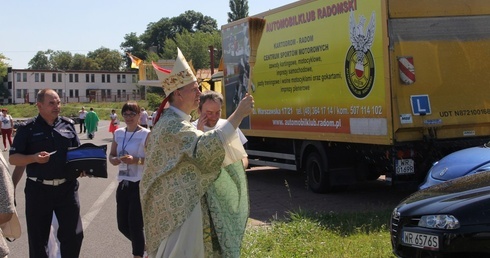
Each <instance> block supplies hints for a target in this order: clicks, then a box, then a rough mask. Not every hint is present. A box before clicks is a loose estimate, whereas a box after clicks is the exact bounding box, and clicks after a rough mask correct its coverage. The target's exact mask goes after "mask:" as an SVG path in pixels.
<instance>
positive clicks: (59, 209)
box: [24, 179, 83, 258]
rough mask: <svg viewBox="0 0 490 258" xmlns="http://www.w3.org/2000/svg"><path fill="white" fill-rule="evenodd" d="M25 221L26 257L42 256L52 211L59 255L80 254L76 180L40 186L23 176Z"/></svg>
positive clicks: (43, 256)
mask: <svg viewBox="0 0 490 258" xmlns="http://www.w3.org/2000/svg"><path fill="white" fill-rule="evenodd" d="M24 192H25V196H26V204H25V206H26V222H27V234H28V242H29V257H31V258H45V257H48V255H47V253H46V249H47V245H48V238H49V232H50V229H51V220H52V217H53V211H54V213H55V214H56V217H57V219H58V224H59V228H58V235H57V238H58V240H59V241H60V251H61V257H63V258H65V257H69V258H76V257H79V255H80V249H81V247H82V240H83V227H82V219H81V217H80V201H79V199H78V181H76V180H75V181H68V182H65V183H63V184H61V185H58V186H49V185H44V184H41V183H38V182H34V181H32V180H31V179H27V182H26V188H25V190H24Z"/></svg>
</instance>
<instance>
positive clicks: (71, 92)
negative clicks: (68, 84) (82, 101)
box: [69, 90, 73, 98]
mask: <svg viewBox="0 0 490 258" xmlns="http://www.w3.org/2000/svg"><path fill="white" fill-rule="evenodd" d="M69 95H70V98H73V90H70V93H69Z"/></svg>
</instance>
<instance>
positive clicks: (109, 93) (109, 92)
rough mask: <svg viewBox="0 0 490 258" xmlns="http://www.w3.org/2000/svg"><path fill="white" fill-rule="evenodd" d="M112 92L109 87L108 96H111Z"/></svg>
mask: <svg viewBox="0 0 490 258" xmlns="http://www.w3.org/2000/svg"><path fill="white" fill-rule="evenodd" d="M111 94H112V93H111V90H110V89H108V90H107V96H108V97H109V98H110V97H111Z"/></svg>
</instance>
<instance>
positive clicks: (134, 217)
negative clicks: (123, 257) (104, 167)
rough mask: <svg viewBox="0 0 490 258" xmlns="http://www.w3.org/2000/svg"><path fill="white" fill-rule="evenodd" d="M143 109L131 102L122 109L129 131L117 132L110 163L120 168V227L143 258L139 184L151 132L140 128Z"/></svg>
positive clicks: (118, 213) (143, 245)
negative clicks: (139, 123) (146, 144)
mask: <svg viewBox="0 0 490 258" xmlns="http://www.w3.org/2000/svg"><path fill="white" fill-rule="evenodd" d="M140 112H141V110H140V107H139V106H138V104H137V103H135V102H128V103H126V104H124V106H123V107H122V112H121V114H122V117H123V118H124V121H125V123H126V127H124V128H118V129H117V130H116V131H115V132H114V138H113V140H112V145H111V153H110V155H109V162H110V163H111V164H112V165H114V166H119V174H118V176H117V179H118V181H119V186H118V188H117V191H116V203H117V226H118V229H119V231H120V232H121V233H122V234H123V235H124V236H125V237H127V238H128V239H129V240H130V241H131V245H132V249H133V255H134V257H143V255H144V252H145V238H144V233H143V215H142V211H141V202H140V195H139V192H140V191H139V183H140V180H141V177H142V174H143V164H144V162H145V153H144V147H145V141H146V137H147V136H148V133H150V130H148V129H146V128H143V127H141V126H140V125H138V121H139V120H140Z"/></svg>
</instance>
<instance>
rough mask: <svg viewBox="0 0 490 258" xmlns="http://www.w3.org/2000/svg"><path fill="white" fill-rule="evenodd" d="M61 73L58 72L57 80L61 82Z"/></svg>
mask: <svg viewBox="0 0 490 258" xmlns="http://www.w3.org/2000/svg"><path fill="white" fill-rule="evenodd" d="M62 78H63V74H61V73H59V74H58V82H63V79H62Z"/></svg>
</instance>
